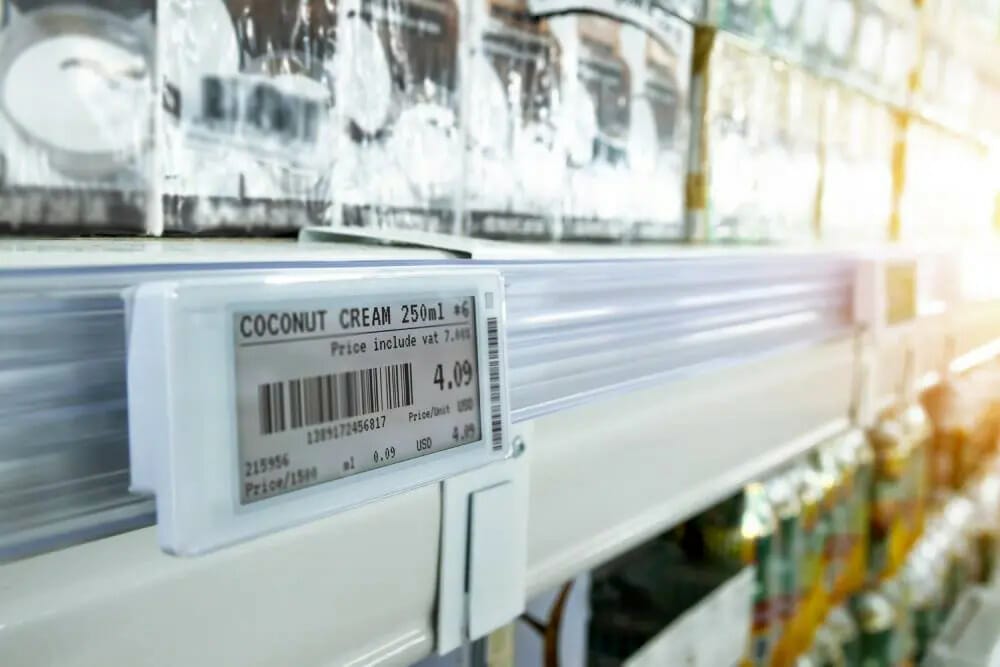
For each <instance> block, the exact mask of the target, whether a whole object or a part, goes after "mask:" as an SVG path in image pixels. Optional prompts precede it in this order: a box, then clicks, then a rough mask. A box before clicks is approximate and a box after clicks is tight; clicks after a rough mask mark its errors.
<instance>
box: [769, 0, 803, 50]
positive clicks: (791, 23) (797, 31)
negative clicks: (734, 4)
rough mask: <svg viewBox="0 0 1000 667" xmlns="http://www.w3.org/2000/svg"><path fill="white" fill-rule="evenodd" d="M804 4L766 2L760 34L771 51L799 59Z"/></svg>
mask: <svg viewBox="0 0 1000 667" xmlns="http://www.w3.org/2000/svg"><path fill="white" fill-rule="evenodd" d="M803 4H804V3H803V0H764V6H763V11H762V23H761V29H760V31H759V32H760V33H761V37H762V38H763V39H764V42H765V43H766V44H767V47H768V49H769V50H771V51H775V52H778V53H780V54H782V55H785V56H787V57H789V58H792V59H795V58H797V57H798V55H799V51H800V46H801V37H802V34H801V32H802V21H803V19H804V18H805V17H804V15H803V14H804V6H803ZM813 11H814V10H813Z"/></svg>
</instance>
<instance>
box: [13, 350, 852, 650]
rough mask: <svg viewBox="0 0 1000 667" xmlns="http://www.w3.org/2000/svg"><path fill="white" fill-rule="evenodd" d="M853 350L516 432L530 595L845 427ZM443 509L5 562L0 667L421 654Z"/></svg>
mask: <svg viewBox="0 0 1000 667" xmlns="http://www.w3.org/2000/svg"><path fill="white" fill-rule="evenodd" d="M852 349H853V343H852V341H851V340H850V339H841V340H837V341H832V342H828V343H825V344H822V345H819V346H814V347H811V348H809V349H796V350H787V351H783V352H776V353H773V354H771V355H769V356H768V357H767V358H760V359H758V360H756V361H751V362H748V363H745V364H740V365H738V366H733V367H729V368H716V369H713V370H710V371H706V372H705V373H701V374H698V375H694V376H690V377H687V378H683V379H679V380H677V381H675V382H671V383H667V384H663V385H660V386H655V387H650V388H647V389H644V390H641V391H635V392H631V393H629V394H622V395H615V396H609V397H605V398H603V399H597V400H594V401H591V402H589V403H587V404H585V405H581V406H578V407H576V408H572V409H568V410H564V411H560V412H556V413H553V414H549V415H547V416H543V417H540V418H538V419H535V420H532V421H531V422H530V423H528V424H525V425H524V427H525V428H527V429H529V430H527V431H526V439H527V456H529V462H530V465H531V479H530V485H531V491H530V493H531V496H530V508H531V509H530V512H531V513H530V517H529V526H528V530H529V534H528V537H529V546H528V591H527V592H528V593H529V594H531V595H533V594H536V593H538V592H541V591H544V590H547V589H549V588H551V587H552V586H554V585H556V584H558V583H561V582H562V581H564V580H565V578H567V577H570V576H572V575H574V574H576V573H578V572H581V571H585V570H586V569H588V568H590V567H592V566H593V565H595V564H596V563H598V562H602V561H603V560H606V559H608V558H611V557H613V556H615V555H617V554H620V553H622V552H624V551H625V550H627V549H628V548H630V547H631V546H633V545H635V544H637V543H639V542H641V541H643V540H644V539H647V538H649V537H651V536H652V535H655V534H656V533H658V532H660V531H662V530H664V529H666V528H668V527H669V526H670V525H672V524H675V523H677V522H678V521H680V520H682V519H683V518H685V517H686V516H687V515H689V514H691V513H693V512H697V511H699V510H700V509H702V508H704V507H705V506H707V505H709V504H711V503H713V502H715V501H717V500H719V499H720V498H722V497H724V496H726V495H728V494H730V493H732V492H733V491H734V490H736V489H737V488H738V487H739V486H740V485H741V484H743V483H744V482H746V481H747V480H748V479H751V478H753V477H756V476H758V475H760V474H763V473H765V472H767V471H768V470H771V469H773V468H775V467H777V466H780V465H782V464H783V463H785V462H786V461H787V460H788V459H789V458H790V457H792V456H795V455H797V454H799V453H801V452H803V451H805V450H806V449H807V448H809V447H810V446H812V445H813V444H815V443H816V442H817V441H818V440H819V439H821V438H823V437H825V436H827V435H832V434H833V433H835V432H837V431H838V430H840V429H842V428H843V427H844V426H845V421H844V419H843V414H844V413H845V411H846V409H847V402H848V398H849V394H850V384H851V383H850V376H851V363H850V358H851V354H852ZM816 425H821V426H822V428H819V429H818V430H817V428H816ZM440 502H441V498H440V487H439V486H431V487H424V488H421V489H418V490H416V491H413V492H410V493H406V494H402V495H399V496H395V497H392V498H388V499H385V500H382V501H379V502H377V503H373V504H370V505H367V506H364V507H361V508H359V509H357V510H353V511H350V512H346V513H342V514H338V515H335V516H332V517H330V518H327V519H323V520H321V521H318V522H315V523H312V524H309V525H306V526H303V527H300V528H296V529H292V530H288V531H285V532H282V533H278V534H275V535H271V536H268V537H264V538H262V539H260V540H256V541H254V542H252V543H248V544H243V545H237V546H235V547H232V548H228V549H224V550H222V551H219V552H216V553H214V554H209V555H207V556H204V557H200V558H196V559H182V558H174V557H170V556H166V555H163V554H162V553H160V551H159V549H158V547H157V544H156V536H155V531H154V529H152V528H144V529H142V530H137V531H132V532H129V533H125V534H122V535H117V536H114V537H110V538H108V539H104V540H98V541H94V542H90V543H88V544H83V545H80V546H78V547H75V548H73V549H65V550H62V551H57V552H54V553H49V554H45V555H41V556H38V557H35V558H29V559H24V560H21V561H18V562H14V563H10V564H7V565H5V566H4V567H2V568H0V590H3V591H4V594H3V595H2V596H0V628H2V629H0V639H2V641H0V664H3V665H5V667H18V666H20V665H28V664H37V663H38V661H42V662H48V663H52V664H66V665H74V664H80V665H84V664H119V663H123V662H127V663H128V664H148V665H157V664H177V663H184V664H192V665H200V664H208V663H214V664H244V665H248V666H252V665H268V664H275V663H278V664H295V665H302V666H303V667H307V666H309V665H328V664H331V663H335V664H351V665H361V664H365V665H405V664H410V663H411V662H412V661H414V660H416V659H419V658H421V657H423V656H426V655H428V654H429V653H430V652H431V650H432V646H433V634H432V619H433V610H434V604H435V582H436V580H437V566H438V561H437V550H438V545H439V540H440V525H439V522H438V521H439V520H438V517H439V508H440ZM386 600H391V601H392V604H386V603H385V601H386ZM237 609H238V610H240V613H239V614H234V613H233V612H234V610H237ZM108 628H115V631H114V632H109V631H107V629H108ZM150 628H156V629H157V631H155V632H152V631H149V629H150ZM133 629H134V631H133ZM248 630H252V636H253V639H252V641H248ZM289 636H294V637H296V641H295V642H289V641H288V637H289Z"/></svg>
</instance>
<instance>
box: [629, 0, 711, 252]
mask: <svg viewBox="0 0 1000 667" xmlns="http://www.w3.org/2000/svg"><path fill="white" fill-rule="evenodd" d="M625 29H627V30H628V31H629V32H630V33H631V34H630V40H629V44H630V45H631V48H630V49H628V50H627V51H626V58H627V60H628V62H629V70H630V73H631V76H630V77H629V81H630V88H631V96H632V103H631V119H630V123H629V138H628V167H629V176H628V178H629V182H630V185H631V189H630V190H631V192H630V194H629V195H628V196H626V198H625V200H624V201H623V202H622V206H621V210H622V212H623V213H624V215H625V216H626V217H627V218H628V219H629V220H631V221H632V228H631V231H630V235H631V237H632V238H634V239H636V240H640V241H650V240H652V241H665V240H678V239H682V238H684V237H685V236H686V229H685V221H684V182H685V177H686V175H687V157H688V145H689V142H690V130H691V120H690V104H689V94H690V91H689V83H690V72H691V55H692V52H691V51H692V48H693V43H694V30H693V29H692V28H691V26H689V25H688V24H687V23H685V22H683V21H680V20H675V19H667V18H666V17H664V18H661V20H660V21H658V31H657V32H656V33H652V32H644V31H642V30H641V29H638V28H634V27H631V26H629V27H627V28H625Z"/></svg>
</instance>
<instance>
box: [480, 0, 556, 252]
mask: <svg viewBox="0 0 1000 667" xmlns="http://www.w3.org/2000/svg"><path fill="white" fill-rule="evenodd" d="M469 24H470V25H471V29H470V33H471V34H472V35H473V36H474V37H473V39H472V46H471V55H470V57H469V60H468V66H467V68H466V79H465V91H466V102H465V110H466V113H465V118H466V126H465V133H464V136H465V150H466V156H465V176H464V178H463V179H462V180H463V184H464V188H463V195H464V196H463V209H464V217H465V223H464V228H465V231H466V233H468V234H470V235H473V236H488V237H499V238H525V239H551V238H553V236H554V235H555V234H556V233H557V227H556V225H557V224H558V216H559V211H560V206H561V202H562V196H563V185H564V180H565V176H566V154H565V151H564V150H563V147H562V142H561V141H560V140H559V136H558V119H559V117H560V113H561V110H560V49H559V44H558V42H557V41H556V39H555V36H554V35H553V34H552V33H551V31H550V30H549V26H548V22H547V21H546V20H545V19H541V18H533V17H532V16H530V15H529V14H528V8H527V6H526V4H525V3H524V2H523V1H522V0H484V1H483V2H479V3H478V4H475V5H474V6H473V9H472V16H471V17H470V20H469Z"/></svg>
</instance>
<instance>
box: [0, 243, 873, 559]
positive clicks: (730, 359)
mask: <svg viewBox="0 0 1000 667" xmlns="http://www.w3.org/2000/svg"><path fill="white" fill-rule="evenodd" d="M363 263H364V264H366V265H374V266H400V265H402V264H405V263H406V262H403V261H384V260H377V261H368V262H363ZM423 263H425V264H426V263H430V264H436V265H442V264H443V265H448V264H453V263H454V262H453V261H432V262H423ZM480 264H482V265H488V266H497V267H499V268H500V269H501V270H502V271H503V273H504V275H505V278H506V280H507V283H508V301H507V308H508V322H509V332H508V345H509V349H508V353H509V360H508V361H509V366H510V378H511V389H510V393H511V401H512V407H513V418H514V419H515V421H524V420H528V419H533V418H536V417H539V416H542V415H545V414H550V413H552V412H555V411H559V410H563V409H567V408H570V407H574V406H579V405H583V404H586V403H587V402H588V401H590V400H596V399H598V398H602V397H605V396H607V395H609V394H614V393H616V392H624V391H630V390H635V389H638V388H641V387H644V386H650V385H652V384H655V383H659V382H664V381H667V380H669V379H671V378H674V377H678V376H682V375H690V374H694V373H698V372H700V371H702V370H704V369H707V368H709V367H715V366H718V365H720V364H731V363H739V362H741V361H745V360H748V359H751V358H755V357H758V356H760V355H762V354H766V353H769V352H773V351H777V350H780V349H785V348H788V347H791V346H803V345H809V344H814V343H817V342H819V341H822V340H826V339H829V338H831V337H834V336H839V335H843V334H844V333H847V332H849V331H850V329H851V326H852V315H851V313H852V294H853V280H854V264H853V262H852V261H851V260H850V259H849V258H847V257H845V256H842V255H837V254H833V253H788V254H767V253H755V252H747V253H739V252H734V253H716V254H708V255H704V256H690V257H684V256H681V257H675V258H664V259H629V260H609V261H604V260H595V261H558V260H547V261H512V262H499V263H498V262H482V263H480ZM358 265H359V262H342V261H329V262H327V261H307V262H295V261H290V262H264V263H255V264H248V263H238V262H236V263H232V262H231V263H225V262H217V263H212V262H198V263H190V264H183V263H180V264H171V265H152V264H147V265H143V264H141V260H140V261H139V262H133V263H130V264H125V265H110V266H91V267H86V268H82V267H77V268H72V267H70V268H47V267H46V268H37V269H31V268H28V269H10V270H6V271H5V270H2V269H0V341H2V344H0V561H4V560H11V559H16V558H19V557H23V556H26V555H30V554H33V553H38V552H42V551H47V550H51V549H53V548H59V547H62V546H66V545H70V544H74V543H78V542H81V541H85V540H88V539H93V538H96V537H100V536H103V535H109V534H114V533H118V532H121V531H123V530H129V529H132V528H135V527H139V526H143V525H148V524H151V523H153V522H154V520H155V517H154V516H153V512H152V504H151V503H150V502H149V501H148V499H145V498H142V497H139V496H134V495H132V494H129V492H128V447H127V419H128V416H127V412H126V387H125V356H126V349H125V345H126V342H125V309H124V301H123V297H122V292H123V290H124V289H125V288H128V287H129V286H132V285H135V284H138V283H139V282H142V281H145V280H152V279H164V278H170V279H174V278H179V277H185V276H191V275H195V274H204V273H205V272H221V271H226V272H247V271H253V272H283V271H289V270H302V271H336V270H337V269H338V268H343V267H345V266H351V267H356V266H358Z"/></svg>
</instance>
